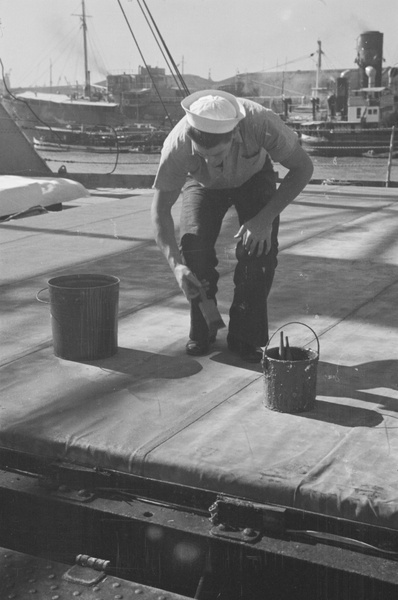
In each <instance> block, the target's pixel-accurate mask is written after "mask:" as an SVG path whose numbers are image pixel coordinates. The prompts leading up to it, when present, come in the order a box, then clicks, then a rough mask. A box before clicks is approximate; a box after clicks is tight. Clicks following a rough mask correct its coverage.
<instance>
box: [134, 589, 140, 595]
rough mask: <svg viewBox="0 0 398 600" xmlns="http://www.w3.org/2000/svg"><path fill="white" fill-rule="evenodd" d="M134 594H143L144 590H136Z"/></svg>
mask: <svg viewBox="0 0 398 600" xmlns="http://www.w3.org/2000/svg"><path fill="white" fill-rule="evenodd" d="M134 594H142V590H134Z"/></svg>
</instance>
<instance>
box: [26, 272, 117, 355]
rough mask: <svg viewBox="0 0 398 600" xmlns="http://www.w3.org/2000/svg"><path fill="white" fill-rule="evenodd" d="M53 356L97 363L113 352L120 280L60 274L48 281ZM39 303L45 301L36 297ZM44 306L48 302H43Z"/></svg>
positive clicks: (106, 277) (115, 341)
mask: <svg viewBox="0 0 398 600" xmlns="http://www.w3.org/2000/svg"><path fill="white" fill-rule="evenodd" d="M47 283H48V291H49V294H50V302H49V303H50V310H51V327H52V334H53V343H54V354H55V356H59V357H60V358H65V359H67V360H98V359H100V358H107V357H109V356H112V355H113V354H116V352H117V325H118V307H119V283H120V280H119V279H118V278H117V277H113V276H112V275H95V274H94V275H91V274H89V275H85V274H84V275H62V276H60V277H54V278H53V279H49V281H48V282H47ZM45 289H47V288H44V289H43V290H40V291H39V292H38V293H37V295H36V298H37V299H38V300H39V302H45V301H44V300H41V299H40V298H39V294H40V293H41V292H43V291H44V290H45ZM47 303H48V302H47Z"/></svg>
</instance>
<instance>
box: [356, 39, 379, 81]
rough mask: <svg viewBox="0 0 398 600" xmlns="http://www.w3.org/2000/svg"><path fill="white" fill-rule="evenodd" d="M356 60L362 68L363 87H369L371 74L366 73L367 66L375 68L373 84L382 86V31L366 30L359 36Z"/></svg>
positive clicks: (360, 68)
mask: <svg viewBox="0 0 398 600" xmlns="http://www.w3.org/2000/svg"><path fill="white" fill-rule="evenodd" d="M356 62H357V63H358V66H359V70H360V79H361V83H360V85H361V87H369V76H368V74H367V73H366V67H373V68H374V69H375V71H376V73H375V76H374V83H373V85H375V86H376V87H380V86H381V75H382V63H383V34H382V33H380V32H379V31H366V32H365V33H362V34H361V35H360V36H359V38H358V42H357V58H356Z"/></svg>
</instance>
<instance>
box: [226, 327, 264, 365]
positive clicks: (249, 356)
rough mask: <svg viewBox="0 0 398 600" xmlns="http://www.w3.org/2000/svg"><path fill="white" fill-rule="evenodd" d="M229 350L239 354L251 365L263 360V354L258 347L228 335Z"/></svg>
mask: <svg viewBox="0 0 398 600" xmlns="http://www.w3.org/2000/svg"><path fill="white" fill-rule="evenodd" d="M227 344H228V348H229V350H230V351H231V352H234V354H239V356H240V357H241V359H242V360H244V361H245V362H250V363H259V362H260V361H261V359H262V354H261V352H260V351H259V350H257V348H256V346H253V345H252V344H248V343H247V342H243V341H242V340H238V339H237V338H236V337H234V336H232V335H230V334H228V336H227Z"/></svg>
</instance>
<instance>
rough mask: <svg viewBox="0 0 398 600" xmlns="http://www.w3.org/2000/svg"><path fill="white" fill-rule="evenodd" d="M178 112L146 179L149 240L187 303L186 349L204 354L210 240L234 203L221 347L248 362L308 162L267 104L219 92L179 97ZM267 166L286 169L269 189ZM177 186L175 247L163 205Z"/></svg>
mask: <svg viewBox="0 0 398 600" xmlns="http://www.w3.org/2000/svg"><path fill="white" fill-rule="evenodd" d="M181 104H182V107H183V109H184V111H185V116H184V117H183V118H182V119H181V120H180V121H179V123H177V125H176V126H175V127H174V129H173V130H172V131H171V132H170V134H169V135H168V137H167V138H166V140H165V142H164V145H163V149H162V153H161V158H160V163H159V168H158V171H157V174H156V178H155V182H154V189H155V193H154V198H153V203H152V222H153V227H154V235H155V239H156V242H157V244H158V246H159V248H160V249H161V251H162V252H163V254H164V256H165V257H166V259H167V261H168V263H169V265H170V268H171V270H172V271H173V273H174V276H175V278H176V280H177V282H178V285H179V286H180V288H181V290H182V291H183V293H184V294H185V296H186V298H187V299H188V300H189V302H190V305H191V312H190V317H191V324H190V332H189V340H188V342H187V344H186V352H187V353H188V354H190V355H193V356H200V355H205V354H207V353H208V352H209V351H210V350H211V346H212V344H213V343H214V342H215V336H214V335H211V334H210V332H209V327H208V324H207V322H206V319H205V318H204V316H203V314H202V311H201V310H200V304H199V303H200V293H201V292H202V293H203V290H205V291H206V294H207V297H208V298H211V299H214V300H215V299H216V293H217V290H218V288H217V282H218V278H219V274H218V272H217V269H216V267H217V264H218V260H217V256H216V251H215V244H216V241H217V238H218V235H219V233H220V229H221V225H222V221H223V218H224V216H225V215H226V213H227V211H228V209H229V208H230V207H231V206H234V207H235V209H236V212H237V215H238V219H239V229H238V231H237V233H236V235H235V238H236V240H239V243H238V247H237V253H236V256H237V264H236V268H235V273H234V285H235V288H234V295H233V299H232V304H231V307H230V311H229V325H228V335H227V344H228V348H229V350H230V351H232V352H234V353H237V354H239V355H240V357H241V358H242V359H243V360H245V361H249V362H258V361H260V360H261V352H259V349H260V348H261V347H264V346H265V345H266V344H267V341H268V316H267V297H268V294H269V292H270V289H271V285H272V281H273V278H274V272H275V268H276V265H277V252H278V238H277V236H278V227H279V215H280V213H281V212H282V211H283V209H284V208H286V206H288V204H290V203H291V202H292V201H293V200H294V199H295V198H296V197H297V196H298V194H299V193H300V192H301V191H302V190H303V188H304V187H305V186H306V184H307V183H308V182H309V180H310V178H311V175H312V172H313V165H312V162H311V160H310V158H309V157H308V155H307V154H306V152H305V151H304V150H303V149H302V147H301V146H300V143H299V139H298V137H297V135H296V134H295V132H294V131H293V130H292V129H290V128H289V127H288V126H287V125H286V124H284V123H283V121H282V119H281V118H280V117H279V116H278V115H276V114H275V113H274V112H273V111H271V110H270V109H266V108H264V107H263V106H261V105H260V104H258V103H256V102H252V101H250V100H248V99H243V98H236V97H235V96H234V95H232V94H229V93H227V92H224V91H221V90H204V91H200V92H196V93H194V94H191V95H190V96H188V97H186V98H185V99H184V100H183V101H182V103H181ZM273 162H278V163H280V164H281V165H283V166H284V167H286V169H287V173H286V175H285V177H284V178H283V180H282V182H281V183H280V185H279V186H278V187H277V185H276V179H277V177H276V173H275V171H274V168H273ZM181 192H182V205H181V218H180V243H179V244H178V243H177V240H176V235H175V229H174V220H173V217H172V213H171V209H172V206H173V205H174V204H175V202H176V201H177V199H178V198H179V196H180V193H181Z"/></svg>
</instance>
